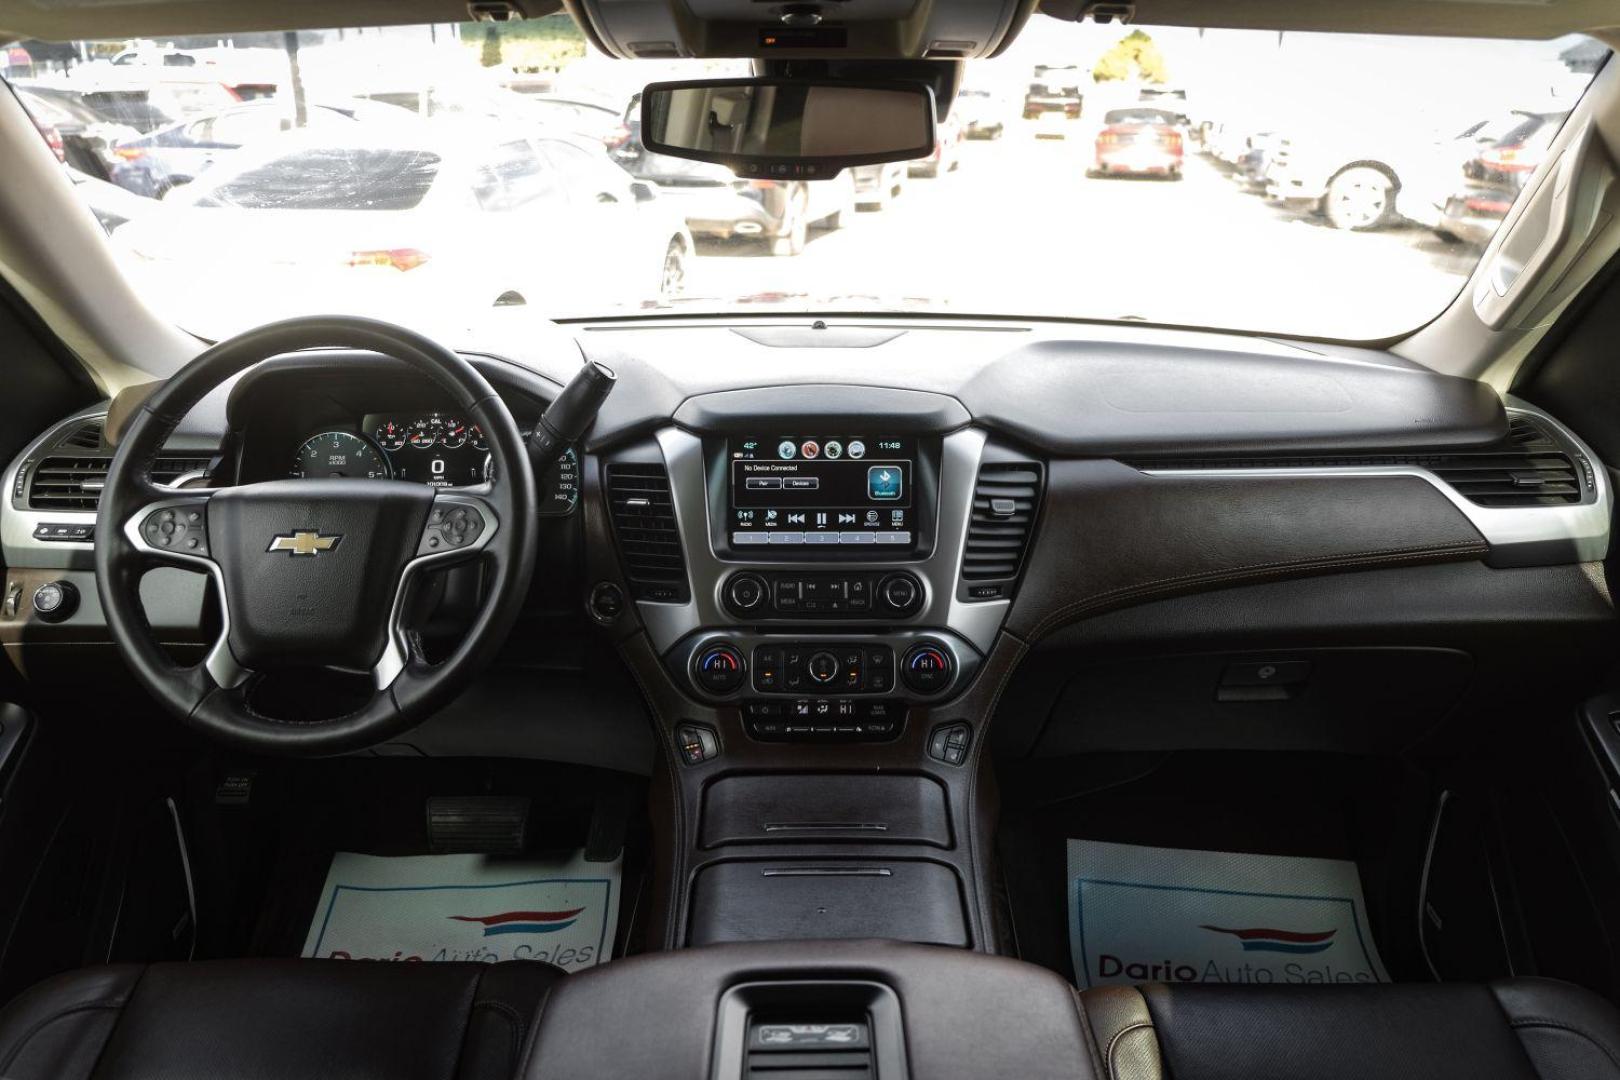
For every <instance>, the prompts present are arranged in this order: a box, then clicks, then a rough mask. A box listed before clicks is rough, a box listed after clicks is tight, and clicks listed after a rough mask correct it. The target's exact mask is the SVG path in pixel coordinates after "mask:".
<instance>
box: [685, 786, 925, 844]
mask: <svg viewBox="0 0 1620 1080" xmlns="http://www.w3.org/2000/svg"><path fill="white" fill-rule="evenodd" d="M700 838H701V839H700V843H701V844H702V846H703V847H705V848H715V847H720V846H722V845H725V844H760V843H782V842H787V843H806V842H816V841H822V840H836V841H840V842H847V841H863V840H868V841H874V842H884V843H897V844H898V843H905V844H933V845H934V846H936V847H942V848H943V847H949V846H950V844H951V823H950V812H949V810H948V809H947V808H946V802H945V789H944V787H943V786H941V785H940V783H939V781H937V780H934V779H932V778H930V777H927V776H873V775H871V774H870V773H864V774H859V775H842V774H832V775H821V776H814V775H804V774H789V775H781V774H770V775H759V776H728V777H725V778H723V779H720V780H716V781H715V782H714V783H712V784H710V785H709V786H708V788H707V789H706V790H705V791H704V793H703V817H702V827H701V829H700Z"/></svg>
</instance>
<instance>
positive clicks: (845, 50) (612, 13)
mask: <svg viewBox="0 0 1620 1080" xmlns="http://www.w3.org/2000/svg"><path fill="white" fill-rule="evenodd" d="M1033 7H1034V5H1033V4H1032V3H1030V2H1028V0H998V2H991V3H983V2H980V0H932V2H929V0H827V2H823V0H804V2H795V3H787V4H762V3H759V2H758V0H675V2H673V3H669V4H648V3H641V2H639V0H579V2H578V5H577V7H576V8H574V13H575V15H576V17H577V18H578V19H579V21H580V24H581V25H582V26H583V27H584V28H585V30H586V32H587V33H588V34H590V35H591V37H592V39H593V40H594V42H595V43H596V45H597V46H598V47H600V48H601V49H602V50H603V51H604V52H607V53H608V54H610V55H612V56H617V57H621V58H624V59H675V58H680V57H736V56H753V57H779V58H781V59H807V58H815V59H820V60H826V59H833V58H839V57H872V58H878V59H890V60H892V59H896V58H909V59H943V60H967V59H973V58H977V57H984V56H990V55H993V54H994V53H996V52H997V51H998V50H999V49H1001V48H1002V47H1003V46H1004V45H1006V44H1007V43H1009V42H1010V41H1011V40H1012V38H1013V36H1014V35H1015V34H1016V33H1017V31H1018V28H1019V27H1021V26H1022V25H1023V23H1024V20H1026V19H1027V18H1028V17H1029V14H1030V12H1031V11H1032V10H1033Z"/></svg>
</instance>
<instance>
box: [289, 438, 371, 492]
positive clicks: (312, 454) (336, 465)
mask: <svg viewBox="0 0 1620 1080" xmlns="http://www.w3.org/2000/svg"><path fill="white" fill-rule="evenodd" d="M292 475H293V476H295V477H301V478H303V479H305V480H319V479H326V478H329V477H336V476H347V477H362V478H365V479H369V480H386V479H388V478H389V476H390V475H391V473H390V471H389V468H388V459H387V458H386V457H384V456H383V453H382V451H381V450H378V449H377V448H376V447H375V446H373V445H372V444H371V442H369V441H368V440H367V439H366V438H365V437H364V436H361V435H356V434H354V433H353V432H350V431H325V432H322V433H321V434H319V435H315V436H312V437H311V438H309V439H307V440H305V442H304V445H303V446H300V447H299V448H298V457H297V459H296V460H295V461H294V462H293V467H292Z"/></svg>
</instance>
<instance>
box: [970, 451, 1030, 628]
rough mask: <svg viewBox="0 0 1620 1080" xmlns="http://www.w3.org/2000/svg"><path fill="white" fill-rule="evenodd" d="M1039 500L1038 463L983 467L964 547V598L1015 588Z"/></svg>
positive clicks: (991, 596) (989, 595)
mask: <svg viewBox="0 0 1620 1080" xmlns="http://www.w3.org/2000/svg"><path fill="white" fill-rule="evenodd" d="M1040 499H1041V469H1040V466H1039V465H1037V464H1035V463H1034V462H1031V461H1005V462H986V463H985V464H984V465H982V466H980V468H979V482H978V486H977V487H976V488H975V489H974V492H973V512H972V516H971V518H970V519H969V521H968V532H967V543H966V545H965V546H964V548H963V551H962V582H963V586H964V590H963V591H964V598H965V599H969V600H992V599H996V598H998V597H1002V596H1006V595H1009V594H1010V593H1011V591H1012V583H1013V581H1014V580H1015V579H1017V577H1018V571H1019V570H1020V569H1021V568H1022V567H1023V564H1024V553H1025V552H1026V551H1027V550H1028V548H1029V537H1030V532H1031V530H1032V529H1033V527H1034V525H1035V511H1036V509H1037V507H1038V506H1039V505H1040Z"/></svg>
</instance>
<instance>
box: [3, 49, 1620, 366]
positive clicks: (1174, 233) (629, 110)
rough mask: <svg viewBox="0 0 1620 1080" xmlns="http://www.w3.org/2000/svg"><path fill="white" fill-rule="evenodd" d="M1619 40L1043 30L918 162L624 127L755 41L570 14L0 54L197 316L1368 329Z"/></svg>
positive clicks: (1400, 312) (1466, 245) (1471, 223)
mask: <svg viewBox="0 0 1620 1080" xmlns="http://www.w3.org/2000/svg"><path fill="white" fill-rule="evenodd" d="M1607 55H1608V54H1607V50H1606V49H1605V48H1603V47H1601V46H1599V45H1597V44H1596V43H1594V42H1592V41H1590V40H1588V39H1585V38H1579V37H1570V38H1565V39H1561V40H1556V41H1537V42H1514V41H1478V40H1460V39H1458V40H1454V39H1417V38H1395V37H1387V36H1378V37H1372V36H1355V35H1326V34H1294V33H1275V32H1251V31H1222V30H1203V31H1201V30H1196V29H1186V28H1154V27H1120V26H1118V25H1111V26H1097V25H1094V24H1079V25H1076V24H1070V23H1061V22H1058V21H1056V20H1052V19H1047V18H1036V19H1032V20H1031V21H1030V24H1029V26H1028V28H1027V29H1026V30H1025V31H1024V33H1023V35H1022V36H1021V37H1020V38H1019V40H1018V41H1017V42H1016V43H1015V44H1014V46H1013V47H1012V48H1011V49H1010V50H1009V51H1008V53H1007V54H1005V55H1003V56H1002V57H999V58H997V59H995V60H989V61H970V62H968V63H967V64H966V65H965V67H964V72H963V78H962V82H961V86H960V88H959V92H958V93H957V94H956V96H955V97H954V99H953V101H952V102H951V103H950V107H949V110H948V112H947V113H946V115H945V116H944V117H943V118H942V119H941V121H940V124H939V131H938V140H937V143H936V146H935V148H934V150H933V152H932V154H930V155H929V156H928V157H926V158H923V159H920V160H917V161H912V162H906V163H899V164H892V165H880V166H878V165H875V166H865V167H861V168H857V169H851V170H847V171H846V172H845V173H844V174H843V175H841V176H839V177H838V178H836V179H834V180H829V181H821V182H810V183H803V182H795V183H782V182H773V181H765V180H747V179H742V178H739V177H737V176H735V175H733V174H732V173H731V172H730V171H729V170H727V169H726V168H724V167H722V166H717V165H711V164H703V163H697V162H688V161H679V160H675V159H671V158H666V157H660V156H658V155H653V154H649V153H648V152H647V151H646V150H645V149H644V148H643V147H642V146H641V142H640V116H639V91H640V88H641V87H642V86H644V85H645V84H646V83H648V82H653V81H663V80H670V79H681V78H696V77H699V76H714V75H746V74H749V64H748V62H747V61H713V62H705V61H676V62H664V61H617V60H611V59H608V58H606V57H603V56H601V55H599V54H595V53H593V52H591V51H590V49H589V48H588V47H587V45H586V43H585V41H584V40H583V38H582V37H581V35H580V34H579V32H578V30H577V28H575V27H574V25H573V24H572V23H571V22H570V21H568V20H567V19H566V18H563V17H551V18H547V19H541V20H534V21H531V22H525V23H517V24H504V25H481V24H471V23H469V24H461V25H454V24H445V25H438V26H419V27H401V28H386V29H367V30H331V31H321V32H299V33H295V34H284V33H269V34H264V33H261V34H244V35H237V36H235V37H214V36H210V37H208V38H206V39H203V38H188V37H174V38H169V39H162V40H156V41H116V42H79V43H73V44H67V45H63V44H47V43H37V42H24V43H22V44H20V45H17V46H14V47H12V48H10V49H9V50H8V51H6V52H4V53H0V57H3V58H4V64H3V67H0V71H3V73H4V75H5V77H6V80H7V82H8V83H9V84H10V86H11V87H12V89H13V90H14V91H15V93H16V94H17V96H18V99H19V100H20V101H21V103H22V104H23V106H24V107H25V108H26V109H27V110H28V112H29V114H30V115H31V117H32V118H33V119H34V121H35V125H36V126H37V127H38V128H39V130H40V134H41V136H42V138H43V139H44V140H45V142H46V143H47V145H48V146H49V147H50V148H51V151H52V152H53V153H54V154H55V155H56V157H57V158H58V160H59V161H60V162H61V164H62V168H63V169H64V173H65V175H66V176H67V177H68V178H69V179H70V180H71V182H72V183H73V184H74V185H75V187H76V189H77V191H78V192H79V193H80V195H81V196H82V197H83V199H84V201H85V202H86V204H87V205H88V206H89V207H90V209H91V210H92V211H93V212H94V213H95V215H96V217H97V218H98V220H99V221H100V222H101V223H102V225H103V226H104V227H105V228H106V230H107V233H108V240H109V244H110V245H111V248H112V251H113V253H114V256H115V257H116V259H117V260H118V262H119V264H120V266H121V267H122V269H123V270H124V272H125V273H126V274H127V276H128V277H129V279H130V281H131V282H132V283H133V284H134V285H135V287H136V288H137V289H138V290H139V291H140V292H141V293H142V294H143V295H144V296H145V298H146V299H147V300H148V302H149V303H150V304H151V305H153V307H154V308H155V309H156V310H158V311H159V312H161V313H163V314H164V315H166V316H167V317H169V318H172V319H173V320H174V321H175V322H176V323H178V324H179V325H181V326H183V327H185V328H187V329H189V330H192V331H194V332H196V333H199V334H201V335H204V336H207V337H221V336H225V335H228V334H231V333H234V332H237V331H240V330H242V329H245V328H247V327H250V326H253V325H256V324H258V323H262V322H265V321H269V320H271V319H276V318H282V317H287V316H292V315H304V314H314V313H323V314H324V313H334V312H342V313H353V314H362V315H370V316H375V317H381V318H387V319H392V320H395V321H400V322H406V323H410V324H412V325H417V326H420V327H423V328H425V329H429V330H431V331H437V332H445V331H446V330H453V329H460V328H466V327H473V326H476V325H478V324H480V323H481V322H482V321H483V320H486V319H522V318H537V317H543V318H562V319H566V318H588V317H603V316H609V317H610V316H620V315H658V314H703V313H709V312H734V311H749V312H763V313H782V312H795V311H806V312H809V311H815V312H826V311H832V312H874V311H879V312H881V311H920V312H941V313H951V314H962V315H1013V316H1035V317H1058V318H1080V319H1101V320H1124V321H1146V322H1154V323H1167V324H1176V325H1189V326H1208V327H1216V328H1230V329H1240V330H1260V331H1271V332H1277V333H1289V334H1301V335H1307V336H1314V337H1326V338H1343V339H1361V340H1365V339H1374V338H1382V337H1387V336H1393V335H1397V334H1401V333H1405V332H1407V331H1410V330H1412V329H1414V328H1415V327H1417V326H1419V325H1421V324H1422V323H1424V322H1426V321H1427V320H1429V319H1431V318H1432V317H1434V316H1435V315H1436V314H1438V313H1439V312H1440V311H1441V310H1442V309H1443V308H1444V307H1445V306H1446V305H1447V304H1448V303H1449V302H1450V301H1451V300H1452V299H1453V298H1454V297H1455V296H1456V295H1457V293H1458V291H1459V290H1460V289H1461V287H1462V285H1463V283H1464V282H1465V280H1466V279H1467V276H1468V275H1469V274H1470V273H1471V272H1472V270H1473V267H1474V266H1475V264H1476V263H1477V261H1478V259H1479V256H1480V254H1481V252H1482V251H1483V249H1484V246H1485V245H1486V244H1487V243H1489V241H1490V239H1491V237H1492V235H1493V234H1494V232H1495V230H1496V229H1497V227H1498V226H1499V225H1500V224H1501V222H1502V221H1503V219H1504V218H1505V217H1506V216H1507V214H1508V212H1509V211H1510V210H1511V208H1512V206H1513V204H1514V201H1515V200H1516V199H1517V197H1518V195H1519V193H1520V192H1521V191H1522V190H1523V188H1524V186H1525V184H1526V182H1527V181H1528V180H1529V178H1530V177H1531V176H1532V175H1534V173H1535V170H1536V169H1537V168H1538V167H1539V166H1540V165H1541V164H1542V162H1543V161H1544V160H1545V158H1546V156H1547V153H1548V150H1549V147H1550V146H1551V143H1552V140H1553V138H1554V136H1555V135H1556V134H1557V132H1558V131H1559V129H1560V127H1561V126H1562V125H1563V123H1564V121H1565V119H1566V118H1567V116H1568V115H1569V113H1570V111H1571V109H1573V107H1574V105H1575V103H1576V102H1577V101H1578V99H1579V97H1580V94H1581V93H1582V92H1583V91H1584V89H1585V87H1586V85H1587V84H1588V83H1589V81H1590V80H1591V78H1592V76H1593V74H1594V73H1595V72H1596V70H1597V69H1598V67H1599V66H1600V65H1601V64H1602V63H1603V62H1604V61H1605V59H1606V57H1607ZM941 109H942V111H943V110H944V106H943V104H942V105H941ZM850 122H851V123H859V117H858V116H856V117H851V118H850Z"/></svg>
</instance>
